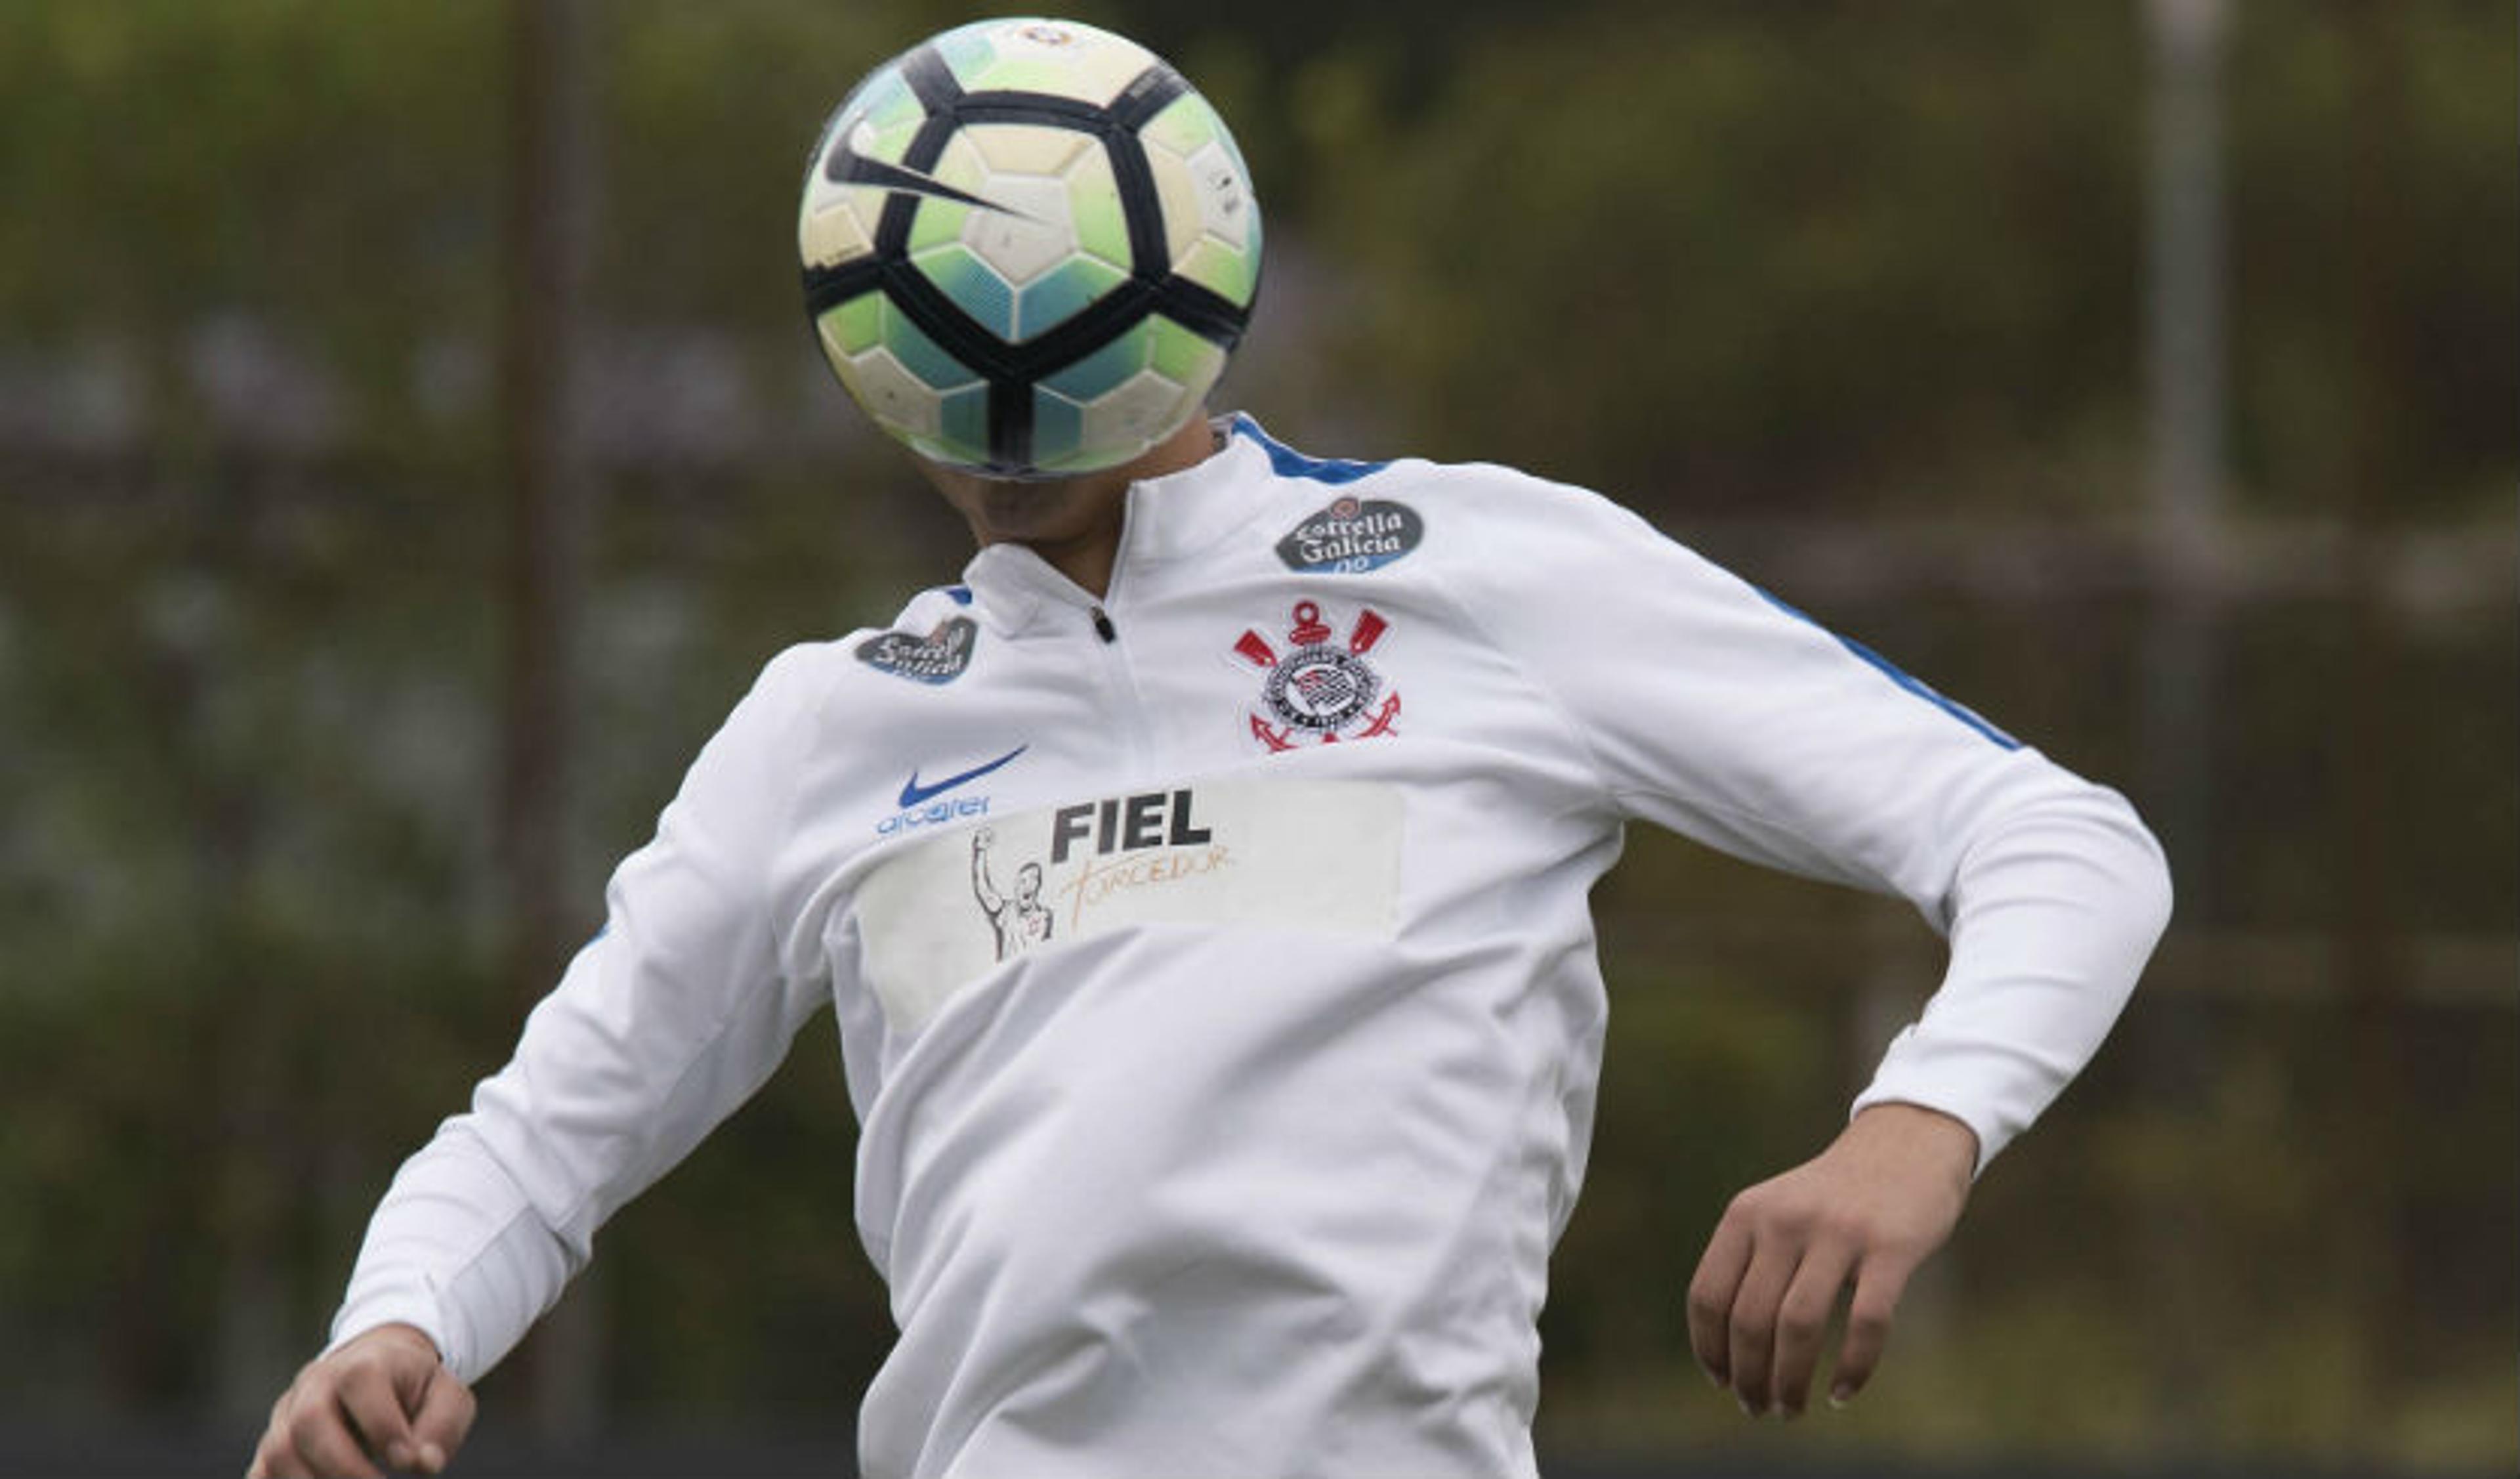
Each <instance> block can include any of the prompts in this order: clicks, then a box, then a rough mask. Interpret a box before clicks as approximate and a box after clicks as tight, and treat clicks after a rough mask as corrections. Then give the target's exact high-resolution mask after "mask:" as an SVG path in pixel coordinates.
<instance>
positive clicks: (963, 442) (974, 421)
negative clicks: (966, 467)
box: [937, 385, 989, 462]
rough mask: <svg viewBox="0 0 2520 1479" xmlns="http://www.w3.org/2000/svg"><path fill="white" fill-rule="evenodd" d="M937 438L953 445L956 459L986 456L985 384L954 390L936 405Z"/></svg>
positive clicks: (987, 423) (970, 460) (986, 404)
mask: <svg viewBox="0 0 2520 1479" xmlns="http://www.w3.org/2000/svg"><path fill="white" fill-rule="evenodd" d="M937 414H938V425H939V428H940V430H939V434H938V437H937V440H938V441H940V442H942V443H943V444H944V445H946V446H948V447H951V448H953V449H954V451H953V455H952V460H953V461H956V462H986V461H988V460H989V388H988V387H987V386H985V385H975V386H972V387H971V388H970V389H968V390H964V391H956V392H955V393H953V394H951V395H948V396H946V397H945V398H944V400H943V401H942V402H940V403H939V405H938V407H937Z"/></svg>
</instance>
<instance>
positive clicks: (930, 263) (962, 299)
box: [910, 242, 1015, 340]
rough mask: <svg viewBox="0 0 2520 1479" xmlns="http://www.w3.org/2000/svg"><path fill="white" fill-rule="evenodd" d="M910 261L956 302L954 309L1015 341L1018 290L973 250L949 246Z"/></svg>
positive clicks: (960, 245) (918, 255)
mask: <svg viewBox="0 0 2520 1479" xmlns="http://www.w3.org/2000/svg"><path fill="white" fill-rule="evenodd" d="M910 260H911V264H912V265H913V266H916V267H917V268H918V269H919V270H920V273H921V274H922V276H924V277H925V278H926V279H927V280H928V281H929V282H931V283H934V284H935V285H936V287H937V290H938V291H939V292H941V293H943V294H944V295H945V296H946V297H947V298H950V299H952V300H954V306H956V307H958V308H960V309H962V310H963V311H964V312H966V313H968V314H970V315H971V317H972V318H974V319H976V320H978V321H979V322H980V323H982V324H984V325H986V326H987V327H988V330H989V332H990V333H992V334H995V335H996V336H998V337H999V338H1000V339H1006V340H1012V339H1013V338H1014V336H1015V290H1014V289H1012V288H1011V287H1009V286H1007V280H1006V279H1005V278H1003V277H1000V276H998V274H997V272H996V271H995V270H993V269H992V268H991V267H990V266H989V264H988V263H986V262H984V261H982V260H980V259H979V258H978V257H976V256H973V255H972V254H971V249H969V248H968V247H966V246H964V245H963V244H962V243H961V242H948V243H947V244H945V245H944V246H942V247H938V248H935V249H934V250H932V251H927V252H922V253H920V254H917V255H915V256H913V257H912V258H911V259H910Z"/></svg>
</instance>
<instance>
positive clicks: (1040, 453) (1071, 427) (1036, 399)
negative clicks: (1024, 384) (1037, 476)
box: [1032, 387, 1085, 469]
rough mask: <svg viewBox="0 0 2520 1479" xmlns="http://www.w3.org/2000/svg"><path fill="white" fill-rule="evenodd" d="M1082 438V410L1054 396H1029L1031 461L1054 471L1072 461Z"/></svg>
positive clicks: (1042, 392)
mask: <svg viewBox="0 0 2520 1479" xmlns="http://www.w3.org/2000/svg"><path fill="white" fill-rule="evenodd" d="M1084 438H1085V408H1084V407H1083V406H1080V405H1078V404H1077V403H1076V402H1075V401H1073V400H1070V399H1068V398H1067V397H1066V396H1064V395H1060V394H1058V393H1056V392H1052V391H1046V390H1042V389H1041V388H1039V387H1035V388H1034V390H1033V393H1032V460H1033V465H1034V466H1035V467H1039V468H1046V469H1047V468H1056V467H1058V466H1061V465H1063V464H1065V463H1067V462H1068V461H1070V460H1071V459H1073V458H1074V457H1075V456H1076V454H1077V451H1078V445H1077V444H1078V443H1079V442H1080V441H1082V440H1083V439H1084Z"/></svg>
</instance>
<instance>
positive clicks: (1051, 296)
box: [1013, 256, 1128, 344]
mask: <svg viewBox="0 0 2520 1479" xmlns="http://www.w3.org/2000/svg"><path fill="white" fill-rule="evenodd" d="M1127 280H1128V274H1127V273H1125V272H1122V271H1121V270H1120V269H1119V268H1117V267H1114V266H1112V265H1111V264H1110V263H1108V262H1106V261H1103V260H1102V259H1101V258H1099V257H1092V256H1071V257H1069V258H1068V259H1067V260H1066V261H1063V262H1061V263H1059V264H1058V265H1057V267H1054V268H1052V269H1051V270H1050V272H1049V273H1048V274H1046V275H1044V276H1043V277H1042V278H1040V279H1039V280H1038V281H1036V282H1034V283H1033V284H1032V286H1030V287H1028V288H1026V289H1024V290H1023V293H1022V294H1021V295H1020V296H1019V297H1018V298H1017V299H1016V300H1015V301H1016V312H1015V331H1016V332H1015V334H1014V336H1013V338H1014V342H1015V343H1017V344H1021V343H1023V342H1024V341H1026V340H1029V339H1037V338H1039V337H1040V336H1041V335H1042V333H1043V332H1044V331H1046V330H1049V329H1054V328H1057V326H1058V325H1060V324H1062V323H1065V322H1066V321H1067V320H1068V319H1070V318H1073V317H1075V316H1076V315H1077V314H1078V313H1080V312H1082V311H1083V310H1084V309H1085V308H1086V307H1087V306H1089V305H1090V304H1092V303H1094V302H1096V301H1097V300H1100V299H1102V297H1103V295H1105V294H1107V293H1109V292H1110V291H1111V290H1112V289H1114V288H1116V287H1118V286H1120V284H1121V283H1123V282H1125V281H1127Z"/></svg>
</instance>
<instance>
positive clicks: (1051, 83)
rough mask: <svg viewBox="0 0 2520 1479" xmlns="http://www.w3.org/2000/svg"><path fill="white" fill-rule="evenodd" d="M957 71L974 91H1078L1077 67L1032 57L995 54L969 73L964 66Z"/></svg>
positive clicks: (1071, 93)
mask: <svg viewBox="0 0 2520 1479" xmlns="http://www.w3.org/2000/svg"><path fill="white" fill-rule="evenodd" d="M954 74H955V75H956V76H958V77H962V80H963V86H964V88H965V89H966V90H967V91H970V92H1045V93H1049V94H1050V95H1051V96H1053V97H1059V98H1065V97H1073V96H1074V95H1075V93H1076V71H1075V69H1073V68H1071V67H1067V66H1064V65H1062V64H1060V63H1057V62H1050V61H1044V60H1040V59H1037V58H1032V57H991V58H990V59H989V60H988V61H987V62H985V63H983V64H981V65H980V66H978V67H976V68H973V69H971V73H970V75H968V76H964V75H963V71H962V69H960V68H957V69H955V72H954Z"/></svg>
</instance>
